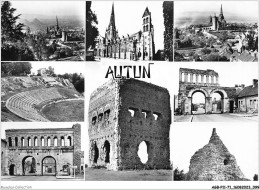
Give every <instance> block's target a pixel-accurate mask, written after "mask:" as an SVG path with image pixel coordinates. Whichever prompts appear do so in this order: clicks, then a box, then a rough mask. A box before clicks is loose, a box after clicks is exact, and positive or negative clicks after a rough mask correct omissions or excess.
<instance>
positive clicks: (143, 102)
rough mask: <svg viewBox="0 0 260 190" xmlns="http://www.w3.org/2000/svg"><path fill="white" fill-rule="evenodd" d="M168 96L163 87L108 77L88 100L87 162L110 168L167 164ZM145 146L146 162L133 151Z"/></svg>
mask: <svg viewBox="0 0 260 190" xmlns="http://www.w3.org/2000/svg"><path fill="white" fill-rule="evenodd" d="M170 124H171V109H170V95H169V92H168V90H167V89H165V88H162V87H159V86H156V85H153V84H151V83H146V82H143V81H139V80H135V79H112V80H110V81H108V82H107V83H105V84H104V85H102V86H100V87H99V88H97V89H96V90H95V91H94V92H93V93H92V94H91V96H90V103H89V128H88V133H89V146H90V148H89V163H90V166H91V167H93V166H104V167H106V168H107V169H111V170H124V169H144V168H146V169H167V168H169V167H170V147H169V130H170ZM143 141H144V142H145V143H146V145H147V153H148V161H147V162H146V163H144V164H143V163H142V162H141V161H140V158H139V156H138V154H137V152H138V147H139V145H140V143H141V142H143Z"/></svg>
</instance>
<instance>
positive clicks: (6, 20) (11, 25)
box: [1, 1, 24, 42]
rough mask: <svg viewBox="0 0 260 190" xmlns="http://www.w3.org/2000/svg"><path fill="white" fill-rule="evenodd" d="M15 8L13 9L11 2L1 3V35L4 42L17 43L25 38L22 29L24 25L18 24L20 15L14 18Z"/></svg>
mask: <svg viewBox="0 0 260 190" xmlns="http://www.w3.org/2000/svg"><path fill="white" fill-rule="evenodd" d="M15 11H16V9H15V8H11V3H10V2H9V1H3V2H2V3H1V34H2V42H4V41H14V42H15V41H16V40H19V39H22V38H23V33H22V28H23V27H24V24H21V23H18V24H16V21H17V19H19V17H20V15H17V16H14V12H15Z"/></svg>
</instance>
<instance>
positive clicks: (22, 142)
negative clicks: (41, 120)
mask: <svg viewBox="0 0 260 190" xmlns="http://www.w3.org/2000/svg"><path fill="white" fill-rule="evenodd" d="M21 146H22V147H24V137H22V138H21Z"/></svg>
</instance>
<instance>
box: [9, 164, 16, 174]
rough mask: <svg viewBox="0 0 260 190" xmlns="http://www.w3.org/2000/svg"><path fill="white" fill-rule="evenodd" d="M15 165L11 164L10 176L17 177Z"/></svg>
mask: <svg viewBox="0 0 260 190" xmlns="http://www.w3.org/2000/svg"><path fill="white" fill-rule="evenodd" d="M14 170H15V165H14V164H11V165H10V166H9V175H15V171H14Z"/></svg>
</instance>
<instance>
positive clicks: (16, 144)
mask: <svg viewBox="0 0 260 190" xmlns="http://www.w3.org/2000/svg"><path fill="white" fill-rule="evenodd" d="M14 144H15V146H16V147H17V146H18V137H15V139H14Z"/></svg>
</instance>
